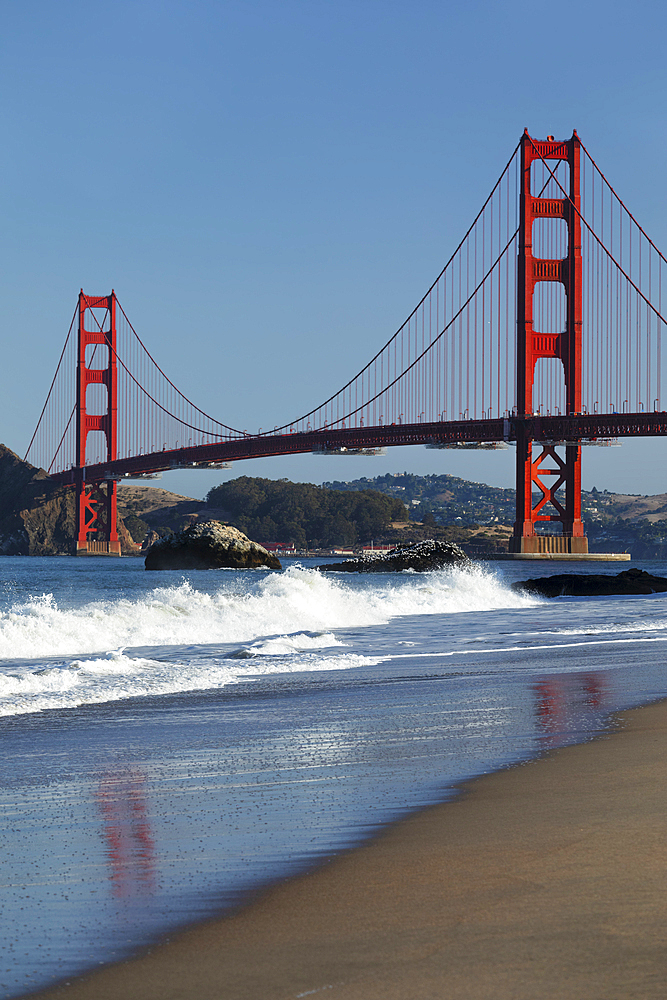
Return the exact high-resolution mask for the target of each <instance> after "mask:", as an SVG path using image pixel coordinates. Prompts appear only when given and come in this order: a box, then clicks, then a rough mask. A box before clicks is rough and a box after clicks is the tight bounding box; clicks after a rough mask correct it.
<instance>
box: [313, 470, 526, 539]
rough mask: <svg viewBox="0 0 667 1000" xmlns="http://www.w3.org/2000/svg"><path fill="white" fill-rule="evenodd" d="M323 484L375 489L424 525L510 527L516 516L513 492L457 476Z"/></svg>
mask: <svg viewBox="0 0 667 1000" xmlns="http://www.w3.org/2000/svg"><path fill="white" fill-rule="evenodd" d="M324 485H325V486H326V487H327V488H328V489H330V490H339V491H344V492H347V491H358V490H378V491H379V492H381V493H385V494H386V495H388V496H393V497H397V498H400V499H401V500H403V502H404V503H405V504H406V506H408V507H409V508H410V515H411V518H412V519H413V520H415V521H421V522H423V523H424V524H441V525H451V526H459V527H465V526H468V527H471V526H473V525H483V524H491V523H492V522H494V521H497V522H498V523H499V524H512V523H513V522H514V517H515V502H514V495H515V494H514V490H511V489H501V488H500V487H497V486H487V485H486V484H485V483H472V482H469V481H468V480H467V479H458V478H457V477H456V476H449V475H444V476H435V475H434V476H416V475H413V474H412V473H409V472H404V473H402V474H400V473H399V474H396V475H391V474H388V475H386V476H376V478H375V479H354V480H352V481H351V482H348V483H344V482H339V481H334V482H331V483H325V484H324Z"/></svg>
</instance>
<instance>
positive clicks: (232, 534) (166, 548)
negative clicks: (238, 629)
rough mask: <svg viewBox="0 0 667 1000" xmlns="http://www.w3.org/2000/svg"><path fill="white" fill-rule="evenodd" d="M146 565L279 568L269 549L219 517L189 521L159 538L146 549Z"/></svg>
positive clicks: (164, 566)
mask: <svg viewBox="0 0 667 1000" xmlns="http://www.w3.org/2000/svg"><path fill="white" fill-rule="evenodd" d="M145 565H146V569H255V568H257V567H261V566H266V567H267V569H282V567H281V565H280V562H279V560H278V559H277V558H276V557H275V556H274V555H273V553H271V552H267V551H266V549H265V548H264V547H263V546H261V545H258V543H257V542H251V541H250V539H249V538H248V537H247V536H246V535H244V534H243V532H242V531H239V530H238V528H232V527H229V526H226V525H223V524H220V522H219V521H200V522H197V523H195V524H189V525H188V526H187V528H184V529H183V531H178V532H176V534H173V535H166V536H164V537H163V538H159V539H158V540H157V541H156V542H155V543H154V544H153V545H152V546H151V548H150V549H149V550H148V552H147V553H146V562H145Z"/></svg>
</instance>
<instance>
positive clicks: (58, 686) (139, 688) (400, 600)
mask: <svg viewBox="0 0 667 1000" xmlns="http://www.w3.org/2000/svg"><path fill="white" fill-rule="evenodd" d="M535 603H538V602H537V601H536V599H535V598H531V597H528V596H526V595H522V594H518V593H514V592H513V591H511V590H509V589H508V588H507V587H505V586H503V584H502V583H500V582H499V581H498V580H497V579H496V577H494V576H493V575H492V574H490V573H489V572H488V571H486V570H484V569H482V568H481V567H476V568H474V569H472V570H469V571H461V570H453V571H451V572H439V573H432V574H426V575H417V574H410V575H400V576H399V577H396V578H394V579H391V580H387V578H386V577H383V578H382V579H377V578H376V579H371V578H365V579H363V580H360V579H359V578H357V579H355V580H354V581H350V580H346V579H340V578H337V577H331V576H326V575H323V574H320V573H319V572H317V571H313V570H305V569H302V568H300V567H298V566H295V567H291V568H290V569H288V570H287V571H285V572H284V573H281V574H272V575H270V576H265V577H259V578H258V577H257V576H255V575H254V574H248V575H244V576H243V577H240V576H239V575H238V574H235V575H234V576H230V575H227V574H220V577H219V586H218V588H217V590H215V591H214V592H213V593H207V592H205V591H199V590H196V589H195V588H194V587H193V586H191V584H189V583H187V582H185V581H184V582H182V583H180V584H178V585H175V586H170V587H157V588H155V589H153V590H151V591H150V592H149V593H147V594H144V595H143V596H141V597H139V598H136V599H134V600H129V599H127V598H116V599H113V600H106V601H90V602H87V603H85V604H83V605H82V606H80V607H74V608H72V607H70V608H65V607H60V606H59V605H58V603H57V602H56V601H55V600H54V598H53V597H52V596H51V595H42V596H39V597H34V598H32V599H31V600H29V601H25V602H23V603H18V602H17V603H15V604H14V605H13V606H12V607H11V608H10V609H9V610H6V611H4V612H2V613H0V657H2V658H4V659H5V660H8V659H9V660H19V661H20V660H23V661H26V660H27V661H32V662H31V663H30V662H29V663H27V664H26V663H23V664H21V663H19V664H14V665H13V666H12V665H10V664H6V665H5V667H4V668H3V669H2V670H0V714H17V713H23V712H34V711H41V710H43V709H47V708H63V707H70V706H75V705H81V704H90V703H94V702H102V701H114V700H118V699H120V698H127V697H138V696H142V695H158V694H169V693H176V692H179V691H192V690H203V689H207V688H220V687H224V686H225V685H227V684H234V683H237V682H238V681H239V679H241V678H243V677H247V676H248V674H249V673H252V674H254V675H257V674H262V673H266V674H270V673H279V672H280V673H283V672H289V671H295V670H326V669H331V668H335V669H346V668H349V667H355V666H360V665H362V664H371V663H375V662H378V661H377V660H373V659H369V658H368V657H363V656H359V655H355V654H352V653H342V652H338V649H337V648H338V647H341V646H343V645H344V644H343V643H342V642H341V640H340V639H338V638H337V637H336V636H335V635H334V634H333V631H332V630H334V629H338V628H358V627H364V626H370V625H377V624H381V623H384V622H387V621H389V620H390V619H392V618H395V617H397V616H399V615H429V614H436V613H440V614H443V613H457V612H466V611H484V610H490V609H495V608H507V607H523V606H528V605H531V604H535ZM235 643H239V646H238V647H237V648H236V649H234V648H231V649H229V651H227V652H224V650H223V651H221V650H220V648H219V647H220V646H223V647H224V646H225V645H226V644H229V645H231V644H235ZM188 646H189V647H196V650H198V651H199V653H198V654H197V655H189V654H188V650H187V648H185V649H184V648H183V647H188ZM207 646H211V647H212V650H211V655H208V652H206V647H207ZM133 647H135V648H136V647H159V648H160V649H165V647H166V651H167V652H168V649H169V647H171V648H172V649H173V650H174V652H173V653H170V654H169V655H165V657H164V660H162V659H151V658H150V654H148V658H142V657H141V656H137V655H132V654H131V652H128V650H130V651H131V649H132V648H133ZM215 647H218V648H217V649H216V648H215ZM202 649H204V651H205V652H206V655H203V656H202V655H201V650H202ZM44 657H48V658H49V661H50V663H49V664H48V665H47V666H46V667H43V660H44ZM40 660H41V661H42V663H41V664H40V666H39V667H38V668H37V669H35V666H34V661H38V663H39V661H40ZM56 660H62V662H60V663H58V662H55V663H54V661H56ZM248 660H252V665H250V664H249V663H248ZM244 661H245V662H244Z"/></svg>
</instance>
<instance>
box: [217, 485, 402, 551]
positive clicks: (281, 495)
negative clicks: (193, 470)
mask: <svg viewBox="0 0 667 1000" xmlns="http://www.w3.org/2000/svg"><path fill="white" fill-rule="evenodd" d="M206 504H207V508H208V509H209V510H210V509H213V510H217V511H219V512H220V516H221V517H222V518H223V519H225V520H228V521H230V522H231V523H232V524H233V525H234V526H235V527H237V528H240V530H241V531H243V532H245V533H246V534H247V535H248V537H249V538H253V539H255V540H256V541H258V542H294V544H295V545H296V546H297V547H304V546H306V544H307V545H308V546H309V547H310V548H326V547H328V546H330V545H355V544H359V543H363V542H368V541H370V540H371V539H373V538H377V537H378V536H379V535H381V534H382V533H383V532H384V531H385V530H386V528H387V527H388V526H389V525H390V524H391V522H392V521H407V512H406V509H405V504H404V503H403V501H402V500H400V499H399V498H397V497H393V496H388V495H386V494H384V493H382V492H379V491H377V490H372V489H365V490H354V491H346V492H343V491H339V490H330V489H326V488H325V487H323V486H313V485H311V484H310V483H291V482H289V481H288V480H287V479H279V480H272V479H256V478H250V477H249V476H241V477H240V478H239V479H233V480H231V481H230V482H228V483H223V484H222V485H221V486H216V487H215V489H213V490H211V491H210V493H209V494H208V497H207V499H206Z"/></svg>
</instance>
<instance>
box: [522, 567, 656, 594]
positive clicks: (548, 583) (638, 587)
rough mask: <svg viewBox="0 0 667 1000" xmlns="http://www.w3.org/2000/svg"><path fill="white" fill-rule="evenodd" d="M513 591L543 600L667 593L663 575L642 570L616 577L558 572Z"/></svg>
mask: <svg viewBox="0 0 667 1000" xmlns="http://www.w3.org/2000/svg"><path fill="white" fill-rule="evenodd" d="M512 589H513V590H524V591H527V592H528V593H529V594H538V595H539V596H540V597H604V596H606V595H608V594H661V593H664V592H665V591H667V579H666V578H665V577H664V576H651V574H650V573H647V572H646V570H643V569H626V570H624V571H623V572H622V573H618V574H617V575H616V576H611V575H609V574H606V573H559V574H557V575H556V576H542V577H538V578H537V579H534V580H520V581H519V582H517V583H513V584H512Z"/></svg>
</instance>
